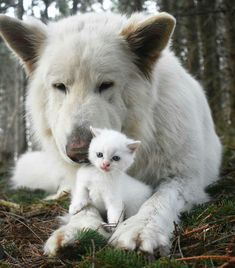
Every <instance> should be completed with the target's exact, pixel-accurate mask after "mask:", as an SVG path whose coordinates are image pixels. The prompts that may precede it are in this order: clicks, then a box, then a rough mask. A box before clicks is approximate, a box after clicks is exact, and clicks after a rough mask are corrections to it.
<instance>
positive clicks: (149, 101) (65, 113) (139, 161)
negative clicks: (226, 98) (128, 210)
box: [0, 13, 221, 255]
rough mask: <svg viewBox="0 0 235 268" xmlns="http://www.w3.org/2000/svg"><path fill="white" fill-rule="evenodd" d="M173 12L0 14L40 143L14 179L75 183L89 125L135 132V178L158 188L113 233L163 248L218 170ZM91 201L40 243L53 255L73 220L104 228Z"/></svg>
mask: <svg viewBox="0 0 235 268" xmlns="http://www.w3.org/2000/svg"><path fill="white" fill-rule="evenodd" d="M174 26H175V19H174V18H173V17H172V16H170V15H169V14H166V13H159V14H157V15H155V16H152V17H145V16H144V15H142V14H134V15H132V16H131V17H130V18H127V17H126V16H121V15H115V14H85V15H80V14H79V15H77V16H73V17H69V18H66V19H63V20H61V21H59V22H55V23H51V24H49V25H48V26H46V25H44V24H43V23H41V22H38V21H35V20H32V21H29V22H22V21H19V20H16V19H12V18H9V17H7V16H3V15H1V16H0V33H1V35H2V37H3V39H4V40H5V41H6V43H7V44H8V45H9V47H10V48H11V49H12V50H13V51H14V52H15V53H16V55H17V56H18V57H19V58H20V59H21V61H22V62H23V65H24V66H25V68H26V70H27V73H28V75H29V88H28V96H27V111H28V114H29V116H30V117H31V119H32V126H33V130H34V133H35V135H36V137H37V139H38V141H39V142H40V144H41V146H42V152H36V153H31V154H29V153H28V154H26V155H25V156H22V158H21V159H20V160H19V162H18V164H17V165H16V170H15V174H14V176H13V178H12V181H13V183H14V184H15V186H28V187H30V188H38V187H40V188H43V189H45V190H50V191H51V192H55V191H56V190H58V193H57V195H56V196H55V197H58V196H59V195H60V194H61V193H63V191H64V190H65V191H68V190H69V189H70V188H71V187H73V183H74V181H75V177H76V171H77V167H78V166H79V164H78V163H81V162H84V161H86V155H87V148H88V146H89V142H90V140H91V135H90V132H89V126H90V125H92V126H94V127H99V128H112V129H116V130H118V131H122V132H123V133H125V134H126V135H127V136H129V137H131V138H133V139H136V140H141V141H142V146H141V148H140V150H139V151H138V153H137V155H136V162H135V165H134V166H133V167H132V168H131V170H129V173H130V174H131V175H133V176H134V177H136V178H138V179H140V180H143V181H145V182H146V183H148V184H150V185H151V186H152V187H154V188H155V194H154V195H153V196H152V197H151V198H150V199H149V200H147V201H146V202H145V203H144V204H143V206H142V207H141V208H140V210H139V212H138V213H137V214H136V215H134V216H132V217H130V218H129V219H127V220H126V221H124V222H123V223H122V224H120V226H119V227H118V229H117V230H116V231H115V232H114V234H113V235H112V237H111V238H110V242H111V243H112V244H113V245H115V246H117V247H122V248H127V249H132V250H134V249H136V248H138V249H140V250H142V251H146V252H153V251H154V250H155V249H160V250H161V252H162V253H166V250H167V248H168V247H169V245H170V238H171V236H172V232H173V229H174V222H177V221H178V219H179V215H180V213H181V212H182V211H185V210H187V209H189V208H190V207H192V205H194V204H199V203H202V202H204V201H206V200H207V195H206V193H205V192H204V189H205V187H206V186H207V185H208V184H210V183H212V182H213V181H215V180H216V179H217V177H218V173H219V167H220V162H221V144H220V141H219V139H218V137H217V135H216V133H215V130H214V124H213V121H212V118H211V113H210V109H209V107H208V103H207V100H206V98H205V94H204V92H203V90H202V88H201V86H200V85H199V84H198V83H197V82H196V81H195V80H194V79H193V78H192V76H190V75H189V74H188V73H187V72H186V71H185V70H184V69H183V68H182V66H181V64H180V63H179V61H178V60H177V58H176V57H175V56H174V54H173V53H172V52H171V51H170V49H169V48H168V43H169V39H170V37H171V34H172V32H173V30H174ZM101 223H102V218H101V217H100V215H99V213H98V211H97V210H96V208H94V207H90V208H86V209H84V210H82V211H81V212H80V213H78V214H76V215H75V216H72V217H71V218H70V220H69V222H68V223H67V224H65V225H64V226H62V227H60V228H59V229H58V230H56V231H55V232H54V233H53V234H52V236H51V237H50V238H49V240H48V241H47V243H46V245H45V252H46V253H47V254H49V255H54V254H56V252H57V250H58V248H59V247H61V246H64V245H66V244H68V243H72V242H73V241H74V239H75V236H76V233H77V231H78V230H79V229H81V228H84V227H87V228H88V227H89V228H93V229H98V230H99V231H100V232H101V233H103V234H104V230H103V229H102V228H101Z"/></svg>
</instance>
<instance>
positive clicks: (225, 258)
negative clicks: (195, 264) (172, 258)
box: [176, 255, 235, 263]
mask: <svg viewBox="0 0 235 268" xmlns="http://www.w3.org/2000/svg"><path fill="white" fill-rule="evenodd" d="M210 259H211V260H217V261H229V262H234V263H235V256H234V257H233V256H220V255H201V256H192V257H184V258H179V259H176V260H177V261H201V260H210Z"/></svg>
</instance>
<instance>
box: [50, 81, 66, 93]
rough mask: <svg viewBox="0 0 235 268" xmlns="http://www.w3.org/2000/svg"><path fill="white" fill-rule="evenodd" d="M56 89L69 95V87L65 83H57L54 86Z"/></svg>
mask: <svg viewBox="0 0 235 268" xmlns="http://www.w3.org/2000/svg"><path fill="white" fill-rule="evenodd" d="M52 86H53V87H54V88H55V89H58V90H59V91H62V92H64V93H67V87H66V86H65V84H63V83H55V84H53V85H52Z"/></svg>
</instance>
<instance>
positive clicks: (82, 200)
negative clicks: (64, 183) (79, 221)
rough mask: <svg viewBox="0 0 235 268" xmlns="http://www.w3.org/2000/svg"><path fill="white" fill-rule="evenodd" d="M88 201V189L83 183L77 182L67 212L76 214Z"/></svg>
mask: <svg viewBox="0 0 235 268" xmlns="http://www.w3.org/2000/svg"><path fill="white" fill-rule="evenodd" d="M88 201H89V192H88V189H87V188H86V187H85V186H84V185H82V184H80V183H77V184H76V189H75V191H74V193H73V196H72V200H71V204H70V206H69V213H70V214H76V213H77V212H78V211H80V210H81V209H82V208H84V207H85V206H87V205H88Z"/></svg>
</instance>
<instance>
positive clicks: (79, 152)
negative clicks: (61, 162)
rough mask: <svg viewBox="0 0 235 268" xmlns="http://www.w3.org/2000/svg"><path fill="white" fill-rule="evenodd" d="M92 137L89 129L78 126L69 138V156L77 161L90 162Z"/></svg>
mask: <svg viewBox="0 0 235 268" xmlns="http://www.w3.org/2000/svg"><path fill="white" fill-rule="evenodd" d="M91 139H92V134H91V132H90V130H89V129H86V128H85V129H84V128H77V129H76V130H75V131H73V133H72V135H71V136H70V137H69V138H68V143H67V145H66V154H67V156H68V157H69V158H70V159H71V160H72V161H73V162H76V163H88V162H89V160H88V148H89V145H90V142H91Z"/></svg>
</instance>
